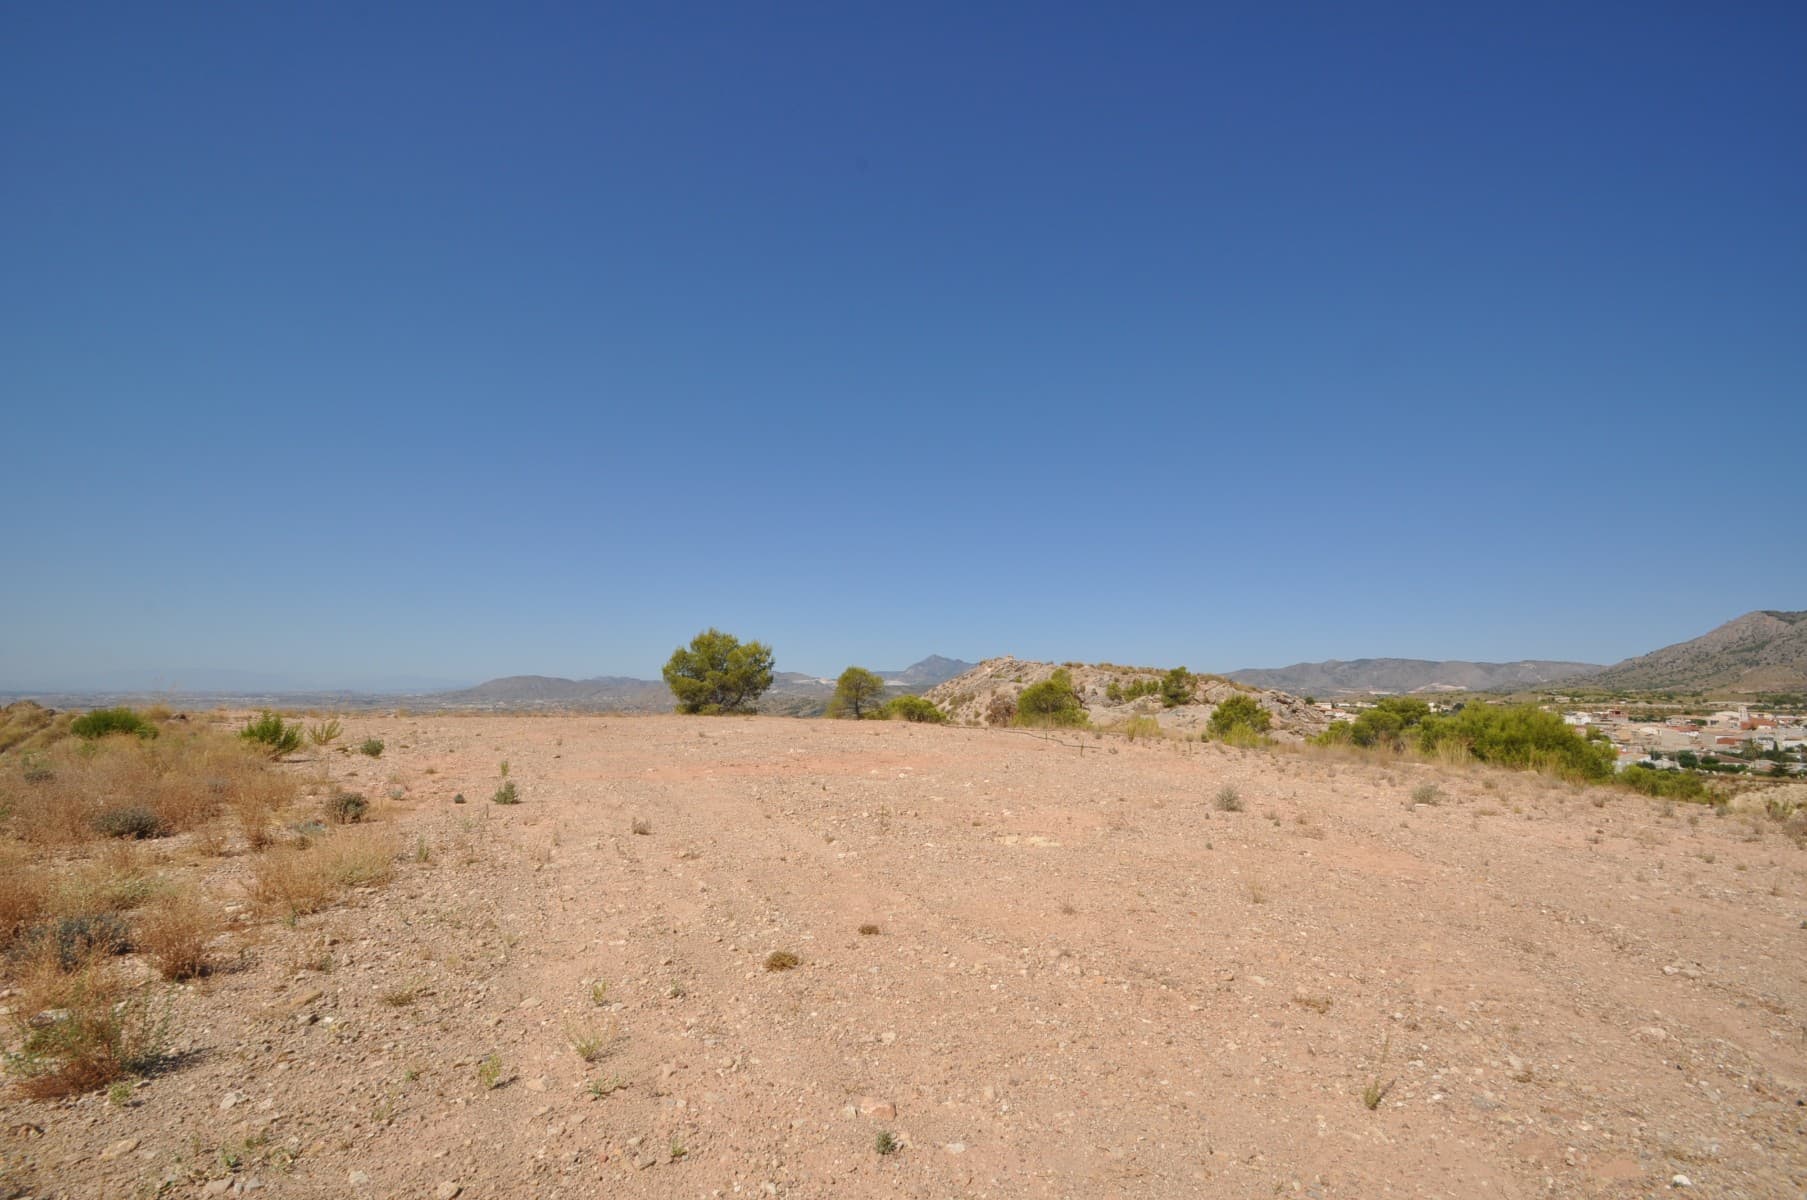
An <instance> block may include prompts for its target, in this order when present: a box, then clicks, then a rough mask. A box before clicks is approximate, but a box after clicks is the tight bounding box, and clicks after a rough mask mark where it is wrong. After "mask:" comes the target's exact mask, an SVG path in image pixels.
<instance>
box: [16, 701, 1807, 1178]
mask: <svg viewBox="0 0 1807 1200" xmlns="http://www.w3.org/2000/svg"><path fill="white" fill-rule="evenodd" d="M349 732H350V734H351V736H352V738H353V739H354V740H355V739H357V738H362V737H364V736H367V735H374V736H377V737H381V738H383V739H385V740H386V741H387V743H388V747H389V748H388V751H387V753H385V755H384V756H383V758H381V759H380V760H374V761H373V760H367V759H361V758H358V757H356V756H353V757H352V758H350V759H345V758H335V759H334V762H333V765H332V769H333V772H334V775H335V777H337V778H341V779H344V780H345V781H346V782H348V783H350V784H351V785H353V786H357V787H360V788H364V789H368V790H369V791H370V792H371V793H372V794H380V793H382V792H383V791H384V790H385V789H386V788H388V787H391V786H393V787H396V788H405V789H406V791H405V795H404V797H403V799H402V800H400V801H399V802H398V803H397V804H396V805H395V806H394V807H393V808H392V810H391V812H390V813H389V814H388V819H390V820H392V821H394V822H396V823H397V825H398V827H399V828H400V830H401V833H402V844H403V845H404V846H405V847H406V848H407V851H406V860H407V861H406V862H404V863H403V864H402V866H401V868H400V874H399V876H398V878H397V880H396V882H394V883H393V884H391V885H390V886H389V887H388V888H387V889H385V890H381V891H374V892H369V893H367V894H364V895H361V896H359V897H358V899H357V900H356V902H355V903H354V905H353V906H352V907H350V908H340V909H336V910H333V911H330V912H327V913H324V914H322V915H320V916H317V917H303V918H301V919H300V920H299V921H298V922H296V924H295V925H294V927H293V928H288V927H285V926H284V925H282V924H281V923H275V924H270V923H259V922H254V921H249V920H247V921H245V922H244V923H243V924H242V925H241V926H240V927H239V928H238V929H237V930H236V931H235V932H234V933H233V934H232V935H231V936H232V937H233V938H234V939H236V940H235V943H234V944H235V945H239V944H242V945H244V946H246V947H247V948H246V951H245V954H244V962H245V964H246V965H245V966H244V967H243V969H240V970H237V971H232V972H227V973H224V974H221V975H218V976H215V977H214V978H212V979H209V980H206V981H204V982H202V983H200V984H197V985H193V986H192V987H189V988H188V989H186V990H184V991H181V992H180V993H179V994H178V998H177V1000H176V1005H175V1012H174V1017H175V1028H176V1030H177V1048H178V1049H180V1050H182V1051H185V1052H186V1053H185V1056H184V1058H183V1059H182V1060H181V1061H180V1063H179V1065H178V1066H177V1067H175V1068H174V1069H172V1070H170V1071H168V1072H166V1073H164V1074H161V1075H159V1076H157V1077H155V1078H154V1079H152V1080H151V1081H149V1082H148V1083H146V1084H145V1085H143V1086H142V1087H140V1088H139V1089H138V1090H137V1092H136V1093H135V1097H134V1100H133V1102H132V1103H131V1104H130V1105H128V1106H125V1107H120V1106H117V1105H113V1104H109V1103H108V1102H107V1101H106V1099H105V1098H104V1097H102V1096H90V1097H87V1098H84V1099H81V1100H78V1101H73V1102H65V1103H62V1104H38V1103H29V1102H26V1101H23V1100H20V1099H18V1098H17V1097H16V1096H14V1095H12V1094H11V1093H10V1092H8V1093H7V1094H6V1097H5V1099H4V1100H0V1121H3V1122H4V1129H0V1139H4V1140H3V1141H0V1149H3V1151H4V1154H5V1157H6V1161H7V1162H9V1163H13V1164H17V1170H19V1171H20V1172H21V1173H22V1175H21V1177H22V1178H23V1179H25V1180H26V1181H27V1184H28V1186H30V1187H31V1188H33V1189H35V1190H34V1191H33V1192H32V1193H31V1194H33V1195H37V1196H41V1197H51V1196H56V1197H84V1198H86V1197H103V1196H119V1197H126V1196H140V1195H155V1194H158V1192H159V1191H160V1190H161V1191H162V1193H163V1194H165V1195H177V1196H189V1195H196V1196H198V1195H222V1194H241V1193H247V1194H248V1193H250V1192H253V1191H255V1192H257V1193H260V1194H262V1195H265V1196H270V1197H326V1196H332V1197H363V1196H368V1197H373V1198H375V1197H427V1196H447V1197H449V1196H453V1195H461V1196H464V1197H472V1198H479V1197H515V1196H533V1197H557V1196H570V1197H587V1196H600V1195H609V1196H696V1197H711V1196H750V1197H758V1196H765V1195H778V1196H794V1197H831V1196H832V1197H842V1196H881V1195H882V1196H923V1197H953V1196H973V1197H979V1196H999V1197H1003V1196H1104V1197H1114V1196H1123V1197H1130V1196H1149V1197H1173V1196H1251V1197H1252V1196H1262V1197H1271V1196H1276V1195H1278V1196H1301V1197H1380V1196H1400V1197H1405V1196H1447V1197H1502V1198H1504V1197H1531V1196H1612V1197H1618V1196H1627V1197H1629V1196H1654V1195H1658V1194H1664V1195H1668V1194H1687V1195H1692V1196H1702V1197H1706V1196H1712V1197H1732V1196H1738V1197H1781V1196H1799V1195H1801V1194H1802V1191H1803V1188H1804V1187H1807V1133H1804V1128H1807V1108H1803V1107H1802V1103H1803V1099H1804V1098H1807V1012H1804V1006H1807V929H1804V928H1803V918H1807V851H1803V850H1802V849H1801V848H1800V847H1799V846H1798V845H1797V844H1796V843H1795V842H1794V841H1792V840H1790V839H1789V838H1787V837H1785V836H1784V835H1783V833H1782V832H1780V830H1779V828H1778V827H1777V826H1776V825H1775V824H1773V823H1766V822H1765V821H1764V820H1762V819H1759V818H1745V817H1740V816H1736V815H1733V816H1726V817H1716V816H1714V815H1713V813H1712V812H1711V811H1710V810H1703V809H1694V808H1688V807H1686V806H1681V807H1679V808H1678V809H1677V810H1675V811H1674V812H1673V814H1672V815H1665V814H1664V812H1663V810H1662V809H1661V807H1660V806H1659V805H1657V804H1656V803H1653V802H1649V801H1646V800H1643V799H1634V798H1630V797H1628V796H1625V795H1622V794H1618V793H1613V794H1611V795H1610V796H1606V794H1605V793H1599V794H1598V795H1600V796H1606V798H1605V800H1604V804H1603V805H1598V806H1597V805H1596V804H1595V803H1594V800H1595V798H1596V794H1595V793H1589V792H1584V791H1581V790H1578V789H1574V788H1571V787H1568V786H1566V785H1561V784H1553V783H1550V782H1547V781H1545V780H1542V779H1539V778H1537V777H1534V776H1518V775H1506V774H1497V773H1485V772H1478V771H1477V772H1473V773H1462V772H1455V771H1442V770H1439V769H1435V768H1429V767H1422V766H1416V767H1414V766H1402V767H1392V768H1388V767H1385V766H1381V765H1373V764H1368V763H1362V762H1353V761H1339V760H1333V759H1317V758H1309V757H1302V756H1298V755H1288V754H1270V753H1263V752H1239V751H1231V750H1225V749H1221V748H1217V747H1212V746H1202V745H1198V744H1190V745H1186V746H1179V745H1177V744H1174V743H1163V744H1154V745H1149V744H1146V743H1136V744H1131V743H1126V742H1124V741H1122V740H1121V739H1117V738H1110V737H1107V738H1104V739H1101V740H1099V739H1094V738H1093V737H1092V736H1091V735H1089V734H1085V735H1079V734H1062V735H1060V737H1059V739H1058V740H1057V741H1049V740H1039V739H1036V738H1033V737H1029V736H1024V735H1017V734H1009V733H1003V732H993V731H983V730H971V729H949V728H932V727H920V726H909V725H898V724H877V723H863V724H862V723H833V722H811V721H793V720H778V719H748V720H738V719H713V720H710V719H685V718H677V717H660V718H598V717H583V718H578V717H573V718H397V719H380V720H377V719H373V720H361V719H360V720H358V721H356V722H355V724H354V727H353V729H351V730H350V731H349ZM1080 747H1083V752H1081V750H1080V749H1079V748H1080ZM501 760H507V762H508V763H509V768H510V771H509V777H510V778H511V779H513V780H515V781H516V782H517V784H518V787H519V790H520V796H521V800H522V803H521V804H519V805H518V806H516V807H501V806H497V805H493V804H491V803H490V801H489V798H490V795H491V793H492V792H493V791H494V790H495V788H496V786H497V785H498V783H499V782H500V777H499V773H498V763H499V762H500V761H501ZM297 769H299V770H303V771H307V770H311V769H314V768H311V767H308V766H306V765H303V766H300V767H298V768H297ZM351 771H356V772H358V774H357V775H356V776H351V775H349V774H348V772H351ZM1424 784H1433V785H1435V786H1436V788H1437V789H1438V795H1436V796H1435V797H1431V798H1432V799H1435V800H1436V803H1433V804H1421V805H1418V806H1416V807H1412V796H1413V792H1414V790H1415V789H1417V788H1418V787H1420V785H1424ZM1226 785H1228V786H1230V787H1233V788H1234V789H1235V790H1236V792H1237V800H1238V801H1239V802H1240V804H1241V806H1242V807H1241V811H1224V809H1223V808H1220V807H1219V805H1220V803H1221V802H1222V801H1221V800H1220V792H1221V791H1222V789H1223V788H1224V787H1225V786H1226ZM459 792H461V793H463V794H464V795H465V796H466V797H468V800H469V802H468V803H467V804H464V805H455V804H453V803H452V802H451V799H452V796H453V794H454V793H459ZM636 829H639V830H644V831H645V832H636ZM234 869H235V867H234V864H233V863H232V862H230V861H227V862H225V863H223V864H221V865H220V866H219V867H218V868H217V876H216V878H215V879H213V880H212V881H211V882H212V886H213V887H214V888H215V889H216V890H218V891H219V892H220V893H221V894H226V893H228V892H229V891H230V889H231V888H232V887H233V886H234V880H233V879H232V877H231V875H232V871H233V870H234ZM863 925H864V926H876V927H877V932H873V933H862V932H861V927H862V926H863ZM779 951H784V952H788V953H790V954H793V955H795V956H796V959H797V960H798V963H797V965H796V966H795V968H794V969H791V970H784V971H771V970H767V969H765V966H764V964H765V962H766V960H767V959H768V956H770V955H772V954H773V953H774V952H779ZM580 1049H581V1051H582V1053H580ZM585 1054H587V1055H588V1056H589V1057H590V1059H591V1060H592V1061H586V1059H585V1057H584V1055H585ZM491 1083H493V1084H494V1085H495V1086H487V1085H488V1084H491ZM1370 1100H1372V1101H1375V1102H1376V1104H1375V1107H1373V1108H1372V1109H1370V1107H1369V1105H1368V1103H1367V1101H1370ZM881 1131H883V1132H888V1133H890V1134H891V1135H892V1137H893V1138H894V1140H895V1144H896V1149H895V1151H894V1152H893V1153H890V1154H884V1155H881V1154H880V1153H879V1152H878V1150H877V1149H876V1143H877V1140H878V1138H879V1135H880V1133H881ZM1677 1176H1684V1177H1685V1184H1682V1183H1679V1182H1677V1181H1676V1178H1675V1177H1677Z"/></svg>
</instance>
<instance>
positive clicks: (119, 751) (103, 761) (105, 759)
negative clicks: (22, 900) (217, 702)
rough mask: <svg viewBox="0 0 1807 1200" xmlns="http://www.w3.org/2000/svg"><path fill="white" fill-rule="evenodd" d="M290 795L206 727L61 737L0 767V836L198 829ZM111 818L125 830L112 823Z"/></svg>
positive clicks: (42, 839) (233, 741)
mask: <svg viewBox="0 0 1807 1200" xmlns="http://www.w3.org/2000/svg"><path fill="white" fill-rule="evenodd" d="M293 794H294V783H293V781H292V780H290V779H289V778H288V777H287V776H285V775H281V774H278V773H276V772H274V771H272V770H270V768H269V765H268V764H267V763H266V762H264V761H262V760H260V759H259V758H258V756H257V755H256V754H254V753H253V752H251V751H249V750H247V749H246V748H245V746H244V745H243V744H241V743H240V742H239V739H237V738H233V737H230V736H227V735H225V734H222V733H220V732H218V731H214V730H203V729H180V728H174V727H166V731H165V734H164V736H162V737H158V738H154V739H149V740H146V739H142V738H135V737H109V738H101V739H100V740H98V741H84V740H80V739H66V740H63V741H59V742H57V743H55V744H54V745H52V746H50V747H49V748H48V749H46V750H44V751H42V752H38V753H32V754H29V755H9V756H8V757H7V759H6V761H5V762H4V764H3V765H0V812H4V813H5V814H6V818H5V824H6V829H7V832H9V833H11V834H12V835H13V836H14V837H16V838H19V839H20V840H22V841H25V842H29V843H32V844H34V845H40V846H58V845H75V844H78V843H81V842H86V841H92V840H94V839H95V838H97V837H101V836H105V835H106V834H107V833H108V832H109V831H111V832H112V833H113V834H114V835H115V836H125V835H130V836H140V837H142V836H151V835H161V834H172V833H182V832H185V831H187V830H190V829H196V828H199V827H201V826H203V825H205V824H207V823H208V822H209V821H211V820H212V819H213V818H214V817H215V816H216V815H218V814H219V813H220V812H221V811H222V809H225V808H228V807H233V806H236V805H237V804H240V803H242V802H244V801H245V799H246V798H247V797H249V798H253V799H255V801H256V804H257V806H258V807H261V808H266V809H267V808H271V807H280V805H281V804H283V803H286V802H287V801H288V799H289V798H291V797H292V796H293ZM121 814H132V816H133V818H134V823H133V824H131V825H130V826H129V827H126V826H122V825H121V824H120V820H121V816H120V815H121Z"/></svg>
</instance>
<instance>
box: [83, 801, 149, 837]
mask: <svg viewBox="0 0 1807 1200" xmlns="http://www.w3.org/2000/svg"><path fill="white" fill-rule="evenodd" d="M94 830H95V832H96V833H99V834H101V835H103V836H105V837H113V838H139V839H143V838H154V837H158V836H160V835H161V834H162V833H163V822H162V820H161V819H159V818H158V816H157V814H156V813H154V812H152V811H151V810H150V809H148V808H145V807H143V806H141V805H136V804H133V805H127V806H125V807H123V808H109V809H104V810H103V811H101V812H100V813H99V814H98V815H97V816H96V817H95V818H94Z"/></svg>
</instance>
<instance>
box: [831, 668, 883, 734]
mask: <svg viewBox="0 0 1807 1200" xmlns="http://www.w3.org/2000/svg"><path fill="white" fill-rule="evenodd" d="M884 695H885V681H884V680H883V679H880V678H879V677H878V676H877V675H874V674H873V673H872V672H871V671H868V670H867V669H866V668H864V667H848V668H847V669H846V670H845V671H842V672H841V677H840V678H839V679H837V680H835V685H834V697H833V698H832V699H831V700H829V702H828V715H829V716H831V717H852V718H853V719H854V720H856V721H858V720H860V719H861V718H862V717H865V716H868V715H870V714H871V713H873V712H874V711H876V710H877V708H878V705H879V701H880V700H882V699H883V698H884Z"/></svg>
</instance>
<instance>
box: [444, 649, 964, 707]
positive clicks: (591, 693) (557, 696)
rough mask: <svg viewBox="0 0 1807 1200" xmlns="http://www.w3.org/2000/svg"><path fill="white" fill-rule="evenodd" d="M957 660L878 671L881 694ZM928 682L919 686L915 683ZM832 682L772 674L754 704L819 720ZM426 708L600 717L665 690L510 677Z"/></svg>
mask: <svg viewBox="0 0 1807 1200" xmlns="http://www.w3.org/2000/svg"><path fill="white" fill-rule="evenodd" d="M967 666H968V664H966V663H963V662H960V661H959V660H957V659H951V658H942V657H941V656H940V655H938V654H934V655H930V656H929V657H928V658H925V659H923V660H922V661H921V662H919V663H915V664H913V665H912V666H909V667H906V668H905V669H904V670H902V671H896V672H888V671H880V672H878V674H879V675H880V676H881V677H882V678H883V679H885V680H886V681H887V682H890V683H895V684H897V685H898V686H895V687H891V688H888V689H887V691H889V692H891V693H893V694H896V693H899V692H903V691H916V690H919V689H926V688H929V687H932V686H934V684H935V683H939V682H941V680H943V679H949V678H952V677H953V676H954V675H958V674H959V673H960V672H961V671H963V670H966V669H967ZM924 680H926V681H928V682H920V681H924ZM834 684H835V681H834V680H833V679H825V678H822V677H821V676H817V675H805V674H803V673H802V672H799V671H778V672H775V673H774V674H773V676H772V686H771V688H770V689H769V690H768V691H767V692H766V693H765V695H763V696H761V697H760V699H759V711H760V712H763V713H771V714H775V715H779V716H791V717H809V716H820V715H821V714H822V712H823V711H824V710H826V709H827V708H828V700H829V697H831V696H833V695H834ZM424 699H425V700H426V702H427V703H429V704H432V705H435V706H443V707H445V708H477V709H502V710H506V709H533V708H560V709H589V710H591V711H601V712H670V711H671V708H672V698H671V689H670V688H668V687H666V686H665V681H664V680H662V679H634V678H631V677H629V676H623V675H605V676H600V677H598V678H595V679H562V678H560V677H558V676H556V675H510V676H508V677H506V678H504V679H491V680H489V681H488V682H486V683H480V684H478V685H477V686H476V687H471V688H463V689H461V690H458V691H453V692H441V693H438V694H437V695H433V696H427V697H424Z"/></svg>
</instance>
